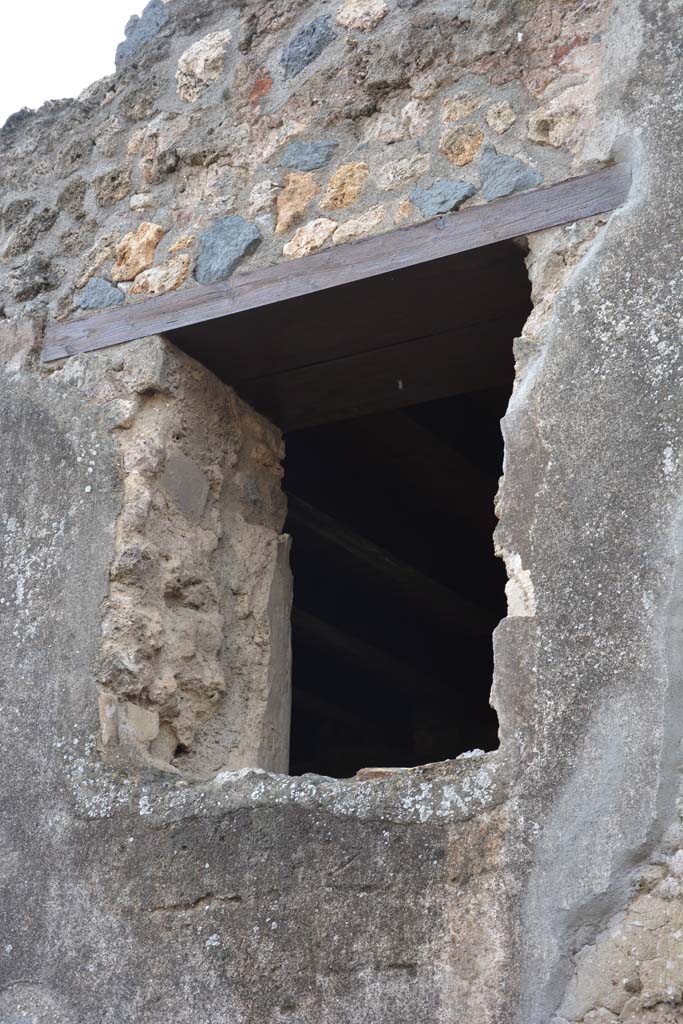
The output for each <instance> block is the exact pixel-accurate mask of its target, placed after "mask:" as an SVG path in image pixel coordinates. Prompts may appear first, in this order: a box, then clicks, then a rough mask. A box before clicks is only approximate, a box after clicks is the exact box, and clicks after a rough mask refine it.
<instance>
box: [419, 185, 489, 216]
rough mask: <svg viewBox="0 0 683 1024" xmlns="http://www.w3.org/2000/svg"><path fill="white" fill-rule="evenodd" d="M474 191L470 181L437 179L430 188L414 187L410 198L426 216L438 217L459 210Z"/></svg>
mask: <svg viewBox="0 0 683 1024" xmlns="http://www.w3.org/2000/svg"><path fill="white" fill-rule="evenodd" d="M474 192H475V189H474V185H470V183H469V181H437V182H435V183H434V184H433V185H432V186H431V187H430V188H416V189H413V191H412V192H411V193H410V198H411V199H412V201H413V202H414V203H415V205H416V206H417V208H418V210H419V211H420V212H421V213H422V214H423V215H424V216H425V217H437V216H438V215H439V214H440V213H450V212H451V210H457V209H458V207H459V206H462V204H463V203H464V202H465V200H466V199H469V198H470V196H473V195H474Z"/></svg>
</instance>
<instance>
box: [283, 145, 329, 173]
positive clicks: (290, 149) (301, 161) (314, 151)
mask: <svg viewBox="0 0 683 1024" xmlns="http://www.w3.org/2000/svg"><path fill="white" fill-rule="evenodd" d="M338 145H339V143H337V142H335V141H334V140H333V139H326V140H325V141H323V142H292V143H291V145H289V146H287V149H286V150H285V151H284V153H283V154H282V157H281V158H280V163H281V165H282V166H283V167H291V168H292V170H295V171H315V170H317V169H318V168H319V167H324V166H325V165H326V164H328V163H329V162H330V160H331V159H332V154H333V153H334V151H335V149H336V148H337V146H338Z"/></svg>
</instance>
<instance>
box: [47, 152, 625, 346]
mask: <svg viewBox="0 0 683 1024" xmlns="http://www.w3.org/2000/svg"><path fill="white" fill-rule="evenodd" d="M629 184H630V171H629V168H628V166H627V165H624V164H616V165H613V166H612V167H606V168H603V169H602V170H600V171H595V172H593V173H592V174H586V175H582V176H581V177H577V178H571V179H569V180H568V181H563V182H559V183H558V184H556V185H549V186H547V187H545V188H539V189H533V190H531V191H529V192H522V193H518V194H515V195H511V196H506V197H505V198H504V199H499V200H497V201H495V202H492V203H487V204H485V205H482V206H473V207H470V208H468V209H466V210H462V211H460V212H458V213H453V214H449V215H447V216H444V217H438V218H436V219H434V220H430V221H426V222H424V223H422V224H416V225H412V226H410V227H407V228H402V229H400V230H397V231H390V232H387V233H386V234H383V235H375V236H374V237H372V238H368V239H364V240H362V241H359V242H352V243H349V244H347V245H340V246H336V247H332V248H330V249H325V250H322V251H321V252H318V253H314V254H313V255H311V256H308V257H305V258H303V259H300V260H294V261H285V262H281V263H278V264H276V265H274V266H271V267H263V268H255V269H252V270H246V271H244V272H243V273H238V274H235V275H234V277H232V278H231V279H230V280H229V281H222V282H219V283H218V284H212V285H197V286H196V287H194V288H185V289H183V290H182V291H178V292H171V293H169V294H167V295H160V296H156V297H153V298H149V299H144V300H141V301H140V302H137V303H131V304H128V305H125V306H123V307H117V308H116V309H113V310H106V311H104V312H101V313H95V314H93V315H92V316H89V317H85V318H82V319H80V320H73V321H70V322H67V323H63V324H51V325H50V326H49V328H48V331H47V335H46V340H45V345H44V349H43V359H44V360H45V361H46V362H48V361H50V360H53V359H60V358H63V357H65V356H69V355H75V354H76V353H78V352H87V351H91V350H94V349H99V348H106V347H107V346H109V345H117V344H120V343H121V342H126V341H132V340H134V339H136V338H142V337H146V336H148V335H152V334H165V333H169V332H172V331H174V330H177V329H178V328H181V327H187V326H188V325H190V324H195V323H200V322H204V321H206V320H212V319H216V318H219V317H225V316H229V315H231V314H233V313H236V312H239V311H241V310H247V309H254V308H256V307H258V306H263V305H267V304H269V303H274V302H281V301H283V300H284V299H290V298H293V297H295V296H298V295H306V294H308V293H310V292H315V291H320V290H322V289H326V288H333V287H335V286H337V285H340V284H345V283H348V282H350V281H359V280H361V279H363V278H366V277H373V276H375V275H377V274H385V273H387V272H389V271H391V270H396V269H399V268H401V267H409V266H414V265H415V264H418V263H423V262H424V261H426V260H434V259H438V258H440V257H442V256H448V255H451V254H453V253H457V252H465V251H467V250H470V249H476V248H478V247H480V246H484V245H490V244H491V243H493V242H498V241H502V240H504V239H510V238H515V237H517V236H518V235H524V234H529V233H530V232H533V231H540V230H543V229H544V228H549V227H553V226H555V225H557V224H566V223H568V222H571V221H573V220H577V219H580V218H583V217H590V216H592V215H594V214H598V213H605V212H607V211H609V210H613V209H615V208H616V207H618V206H620V205H621V204H622V203H623V202H624V201H625V199H626V197H627V194H628V189H629Z"/></svg>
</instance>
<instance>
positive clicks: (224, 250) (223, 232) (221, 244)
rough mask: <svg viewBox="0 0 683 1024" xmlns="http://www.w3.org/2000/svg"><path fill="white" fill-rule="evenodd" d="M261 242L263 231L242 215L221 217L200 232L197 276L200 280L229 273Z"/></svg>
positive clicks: (208, 280) (214, 279) (205, 282)
mask: <svg viewBox="0 0 683 1024" xmlns="http://www.w3.org/2000/svg"><path fill="white" fill-rule="evenodd" d="M260 243H261V232H260V231H259V229H258V228H257V227H256V225H255V224H250V223H249V222H248V221H246V220H244V218H243V217H240V216H234V217H226V218H225V219H224V220H218V221H216V222H215V224H212V225H211V227H210V228H207V230H206V231H203V232H202V233H201V235H200V236H199V257H198V259H197V267H196V270H195V278H196V279H197V281H199V283H200V284H209V283H210V282H212V281H222V280H223V279H224V278H226V277H230V275H231V274H232V272H233V271H234V270H235V268H236V267H237V266H238V265H239V263H240V262H241V261H242V260H243V259H244V258H245V256H248V255H249V254H250V253H252V252H253V251H254V250H255V249H256V248H257V247H258V246H259V245H260Z"/></svg>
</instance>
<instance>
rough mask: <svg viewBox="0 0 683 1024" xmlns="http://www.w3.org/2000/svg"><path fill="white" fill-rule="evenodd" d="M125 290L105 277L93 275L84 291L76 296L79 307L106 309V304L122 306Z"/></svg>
mask: <svg viewBox="0 0 683 1024" xmlns="http://www.w3.org/2000/svg"><path fill="white" fill-rule="evenodd" d="M124 298H125V296H124V294H123V292H122V291H121V290H120V289H119V288H117V287H116V286H115V285H113V284H111V283H110V282H109V281H105V280H104V278H103V277H91V278H90V280H89V281H88V283H87V284H86V286H85V288H84V289H83V291H82V292H79V294H78V295H77V296H76V305H77V306H78V308H79V309H104V308H105V307H106V306H120V305H121V303H122V302H123V300H124Z"/></svg>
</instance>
